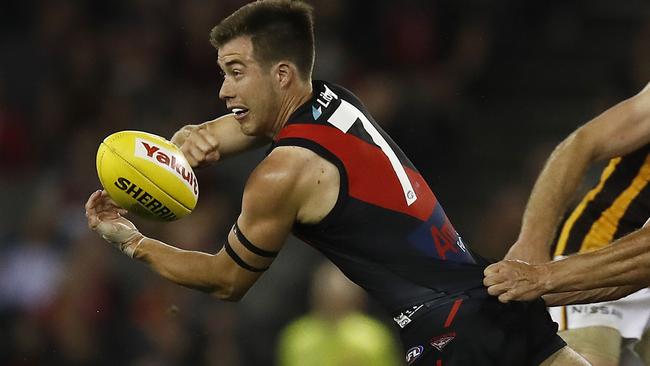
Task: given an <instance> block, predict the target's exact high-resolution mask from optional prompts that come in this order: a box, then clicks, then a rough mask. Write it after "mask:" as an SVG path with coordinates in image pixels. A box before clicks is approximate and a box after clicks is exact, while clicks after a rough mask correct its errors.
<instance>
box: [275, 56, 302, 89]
mask: <svg viewBox="0 0 650 366" xmlns="http://www.w3.org/2000/svg"><path fill="white" fill-rule="evenodd" d="M296 72H297V70H296V67H295V66H294V65H293V64H292V63H290V62H286V61H281V62H279V63H277V64H276V66H275V77H276V79H277V81H278V83H279V85H280V87H281V88H284V87H287V86H288V85H289V84H291V82H292V81H293V78H295V77H296V76H297V74H296Z"/></svg>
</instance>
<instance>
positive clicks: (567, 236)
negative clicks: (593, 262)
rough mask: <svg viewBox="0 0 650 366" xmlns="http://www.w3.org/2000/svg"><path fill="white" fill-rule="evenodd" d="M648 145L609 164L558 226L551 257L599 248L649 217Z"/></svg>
mask: <svg viewBox="0 0 650 366" xmlns="http://www.w3.org/2000/svg"><path fill="white" fill-rule="evenodd" d="M649 180H650V144H648V145H646V146H644V147H642V148H640V149H638V150H636V151H634V152H632V153H630V154H628V155H625V156H622V157H617V158H614V159H612V160H610V161H609V164H608V165H607V167H605V169H604V170H603V172H602V174H601V177H600V181H599V182H598V184H597V185H596V186H595V187H593V188H592V189H591V190H590V191H589V192H588V193H587V194H586V195H585V196H584V197H583V199H582V201H581V202H580V203H579V204H578V205H577V206H576V207H575V209H574V210H573V212H572V213H571V215H569V216H568V217H567V218H566V219H565V221H564V224H563V226H562V229H561V231H560V233H559V237H558V239H557V240H556V245H555V248H554V249H553V253H552V254H553V255H554V256H555V257H558V256H566V255H570V254H573V253H584V252H589V251H592V250H596V249H599V248H601V247H603V246H605V245H607V244H609V243H611V242H612V241H614V240H616V239H618V238H620V237H622V236H624V235H626V234H629V233H630V232H632V231H634V230H637V229H639V228H641V227H642V226H643V224H644V223H645V222H646V220H648V217H650V188H649V187H648V181H649Z"/></svg>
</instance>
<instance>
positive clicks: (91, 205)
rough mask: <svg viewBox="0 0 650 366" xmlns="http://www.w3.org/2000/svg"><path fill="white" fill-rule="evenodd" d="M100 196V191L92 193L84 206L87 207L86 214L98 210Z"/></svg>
mask: <svg viewBox="0 0 650 366" xmlns="http://www.w3.org/2000/svg"><path fill="white" fill-rule="evenodd" d="M99 196H100V191H95V192H93V193H92V194H91V195H90V197H88V201H86V204H85V205H84V208H85V209H86V216H88V215H92V214H94V213H95V212H96V210H97V209H96V207H97V200H98V198H99Z"/></svg>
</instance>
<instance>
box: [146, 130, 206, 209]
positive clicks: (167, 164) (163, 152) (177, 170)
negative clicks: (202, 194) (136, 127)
mask: <svg viewBox="0 0 650 366" xmlns="http://www.w3.org/2000/svg"><path fill="white" fill-rule="evenodd" d="M135 156H136V157H138V158H141V159H145V160H149V161H151V162H153V163H155V164H157V165H160V166H162V167H163V168H165V169H166V170H168V171H170V172H172V173H174V174H176V175H178V176H179V178H181V179H182V180H183V183H185V185H186V186H188V187H189V188H190V190H192V192H194V195H195V196H197V195H198V194H199V182H198V180H197V179H196V177H195V176H194V174H193V173H192V169H190V167H189V166H185V164H183V163H182V160H178V159H177V158H176V154H174V153H173V152H171V151H169V150H167V149H165V148H163V147H160V146H157V145H155V144H154V143H152V142H150V141H146V140H143V139H141V138H136V139H135Z"/></svg>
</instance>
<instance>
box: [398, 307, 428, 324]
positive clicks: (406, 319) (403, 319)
mask: <svg viewBox="0 0 650 366" xmlns="http://www.w3.org/2000/svg"><path fill="white" fill-rule="evenodd" d="M422 306H424V305H415V306H414V307H412V308H410V309H406V310H405V311H404V312H402V313H400V314H399V315H398V316H396V317H394V318H393V320H394V321H395V323H397V325H399V327H400V328H402V329H403V328H404V327H405V326H407V325H408V324H409V323H410V322H411V317H412V316H413V314H415V313H416V312H417V311H418V310H420V309H422Z"/></svg>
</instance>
